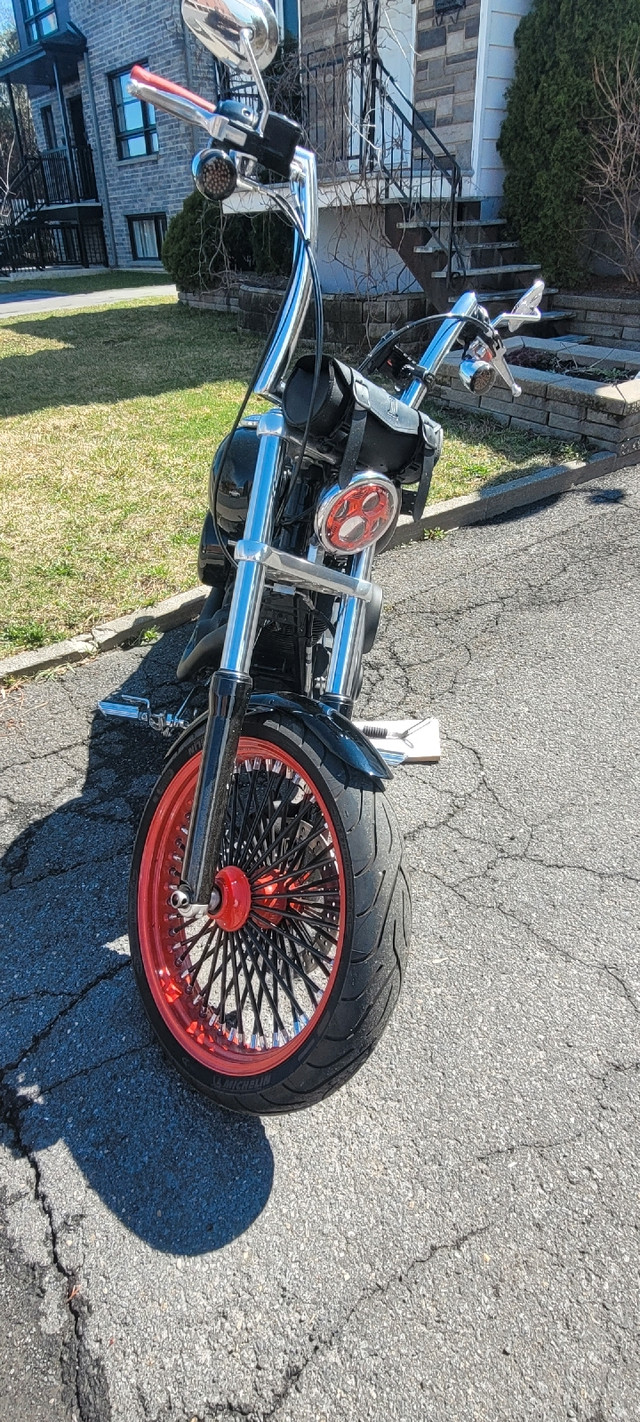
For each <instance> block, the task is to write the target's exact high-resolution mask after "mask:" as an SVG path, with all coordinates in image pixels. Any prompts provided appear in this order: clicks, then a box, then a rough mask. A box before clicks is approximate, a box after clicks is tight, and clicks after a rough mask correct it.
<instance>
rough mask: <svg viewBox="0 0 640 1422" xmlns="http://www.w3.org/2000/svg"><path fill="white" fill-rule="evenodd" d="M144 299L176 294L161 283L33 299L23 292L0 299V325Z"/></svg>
mask: <svg viewBox="0 0 640 1422" xmlns="http://www.w3.org/2000/svg"><path fill="white" fill-rule="evenodd" d="M144 296H175V297H177V290H176V288H175V286H174V285H173V284H172V283H167V282H163V283H162V284H159V285H158V286H119V287H112V288H110V289H108V290H107V291H89V292H71V293H70V294H69V295H66V294H64V295H61V293H60V292H56V291H52V292H51V293H50V294H49V292H47V293H46V294H45V293H44V292H42V291H39V292H38V294H37V296H29V294H28V293H27V292H22V293H20V294H16V295H15V296H9V295H8V294H7V296H5V295H4V294H3V295H1V296H0V321H5V320H7V319H8V318H9V317H10V316H32V315H36V314H39V313H40V312H42V311H64V310H65V309H67V310H77V308H78V307H79V306H107V305H109V306H110V305H112V304H115V302H117V301H124V302H128V301H139V300H141V298H142V297H144Z"/></svg>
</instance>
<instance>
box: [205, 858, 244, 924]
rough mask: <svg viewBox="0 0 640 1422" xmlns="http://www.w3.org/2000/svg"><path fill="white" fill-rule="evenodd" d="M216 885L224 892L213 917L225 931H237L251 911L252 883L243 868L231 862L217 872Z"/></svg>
mask: <svg viewBox="0 0 640 1422" xmlns="http://www.w3.org/2000/svg"><path fill="white" fill-rule="evenodd" d="M216 885H217V887H218V888H219V890H220V893H221V894H222V903H221V904H220V908H219V909H217V911H216V913H212V915H211V917H212V919H213V921H214V923H217V924H218V927H219V928H223V929H224V930H225V933H236V932H237V930H238V929H239V928H244V925H245V923H246V921H247V919H248V917H249V914H250V913H251V885H250V883H249V880H248V879H247V876H246V874H244V873H243V871H242V869H237V868H236V866H235V865H234V864H230V865H229V866H228V868H226V869H220V870H219V872H218V873H217V874H216Z"/></svg>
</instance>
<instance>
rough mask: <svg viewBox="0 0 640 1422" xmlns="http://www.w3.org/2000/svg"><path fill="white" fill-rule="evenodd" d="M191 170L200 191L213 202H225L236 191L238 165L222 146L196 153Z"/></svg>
mask: <svg viewBox="0 0 640 1422" xmlns="http://www.w3.org/2000/svg"><path fill="white" fill-rule="evenodd" d="M191 171H192V173H193V181H194V183H195V185H196V187H197V189H198V192H201V193H202V195H203V197H206V198H210V199H211V201H212V202H223V201H224V199H225V198H228V197H231V194H232V193H233V192H235V189H236V185H237V182H238V174H237V171H236V165H235V163H234V161H233V158H230V157H229V154H228V153H224V152H223V150H222V149H221V148H203V150H202V152H201V153H196V156H195V158H194V160H193V164H192V167H191Z"/></svg>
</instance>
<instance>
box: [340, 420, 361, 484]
mask: <svg viewBox="0 0 640 1422" xmlns="http://www.w3.org/2000/svg"><path fill="white" fill-rule="evenodd" d="M367 414H368V411H367V410H365V409H363V407H362V405H358V404H356V405H354V408H353V415H352V416H351V427H350V429H349V437H348V439H347V443H346V445H345V447H344V454H343V456H342V464H341V465H340V473H339V475H338V484H339V486H340V488H341V489H344V488H345V487H346V485H347V484H348V483H349V480H350V478H351V476H352V474H354V473H355V468H356V464H357V463H358V458H359V455H360V450H361V449H362V441H363V439H364V429H365V425H366V423H367Z"/></svg>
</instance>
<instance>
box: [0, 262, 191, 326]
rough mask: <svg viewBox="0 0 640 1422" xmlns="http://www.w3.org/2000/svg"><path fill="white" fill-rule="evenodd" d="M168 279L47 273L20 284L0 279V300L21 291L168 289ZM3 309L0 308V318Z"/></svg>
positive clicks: (143, 275)
mask: <svg viewBox="0 0 640 1422" xmlns="http://www.w3.org/2000/svg"><path fill="white" fill-rule="evenodd" d="M170 284H171V277H170V276H169V275H168V273H167V272H165V271H162V272H149V271H142V272H123V271H120V270H119V269H118V270H117V271H109V272H91V271H88V272H87V274H86V276H85V274H84V273H83V274H82V275H81V276H58V275H56V276H55V277H52V276H51V275H50V274H49V272H34V273H33V276H29V277H20V279H19V280H16V281H9V280H8V279H7V277H0V296H4V297H5V298H7V299H8V298H9V297H11V296H12V295H13V293H14V292H15V294H16V296H19V295H20V292H22V291H49V290H51V291H57V292H60V295H61V296H70V295H74V294H75V293H76V292H78V291H81V292H84V291H114V290H115V288H116V287H121V286H125V287H133V286H164V285H167V286H169V285H170ZM1 314H2V305H1V304H0V315H1Z"/></svg>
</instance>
